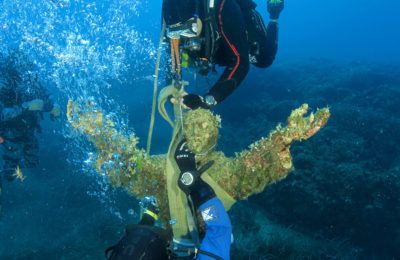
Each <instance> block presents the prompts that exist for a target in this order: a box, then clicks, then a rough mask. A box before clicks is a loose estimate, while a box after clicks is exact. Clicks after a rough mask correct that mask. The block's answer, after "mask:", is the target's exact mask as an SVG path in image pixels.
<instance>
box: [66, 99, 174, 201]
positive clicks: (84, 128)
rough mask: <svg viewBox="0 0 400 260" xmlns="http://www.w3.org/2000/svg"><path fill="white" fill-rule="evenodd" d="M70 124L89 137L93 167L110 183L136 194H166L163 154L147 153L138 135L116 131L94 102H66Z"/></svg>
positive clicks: (162, 195)
mask: <svg viewBox="0 0 400 260" xmlns="http://www.w3.org/2000/svg"><path fill="white" fill-rule="evenodd" d="M67 117H68V121H69V123H70V124H71V126H72V127H73V128H75V129H77V130H79V131H80V132H82V133H84V134H85V135H86V136H88V138H89V141H90V142H91V143H92V144H93V145H94V146H95V148H96V155H95V158H94V162H93V166H94V168H95V169H96V171H97V172H98V173H101V174H105V175H107V178H108V180H109V181H110V182H111V184H112V185H114V186H117V187H124V188H126V189H127V190H128V191H129V192H131V193H133V194H134V195H135V196H137V197H143V196H147V195H155V196H156V197H157V198H158V199H161V198H162V197H165V194H166V190H165V189H166V186H165V177H164V174H163V167H164V165H165V157H164V156H150V155H148V154H147V153H146V152H145V151H144V150H142V149H139V148H137V143H138V138H137V137H136V136H135V135H134V134H133V133H132V134H130V135H124V134H122V133H121V132H119V131H118V130H117V129H116V128H115V125H114V122H113V121H112V120H111V119H110V118H109V117H107V116H106V115H104V113H103V111H101V110H99V109H98V108H96V107H95V105H94V104H91V103H90V102H86V103H85V104H84V105H78V104H77V103H75V102H73V101H71V100H70V101H69V102H68V106H67Z"/></svg>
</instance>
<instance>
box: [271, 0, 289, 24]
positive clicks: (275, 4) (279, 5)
mask: <svg viewBox="0 0 400 260" xmlns="http://www.w3.org/2000/svg"><path fill="white" fill-rule="evenodd" d="M284 6H285V1H284V0H267V9H268V13H269V18H270V19H271V20H278V18H279V15H280V13H281V12H282V10H283V8H284Z"/></svg>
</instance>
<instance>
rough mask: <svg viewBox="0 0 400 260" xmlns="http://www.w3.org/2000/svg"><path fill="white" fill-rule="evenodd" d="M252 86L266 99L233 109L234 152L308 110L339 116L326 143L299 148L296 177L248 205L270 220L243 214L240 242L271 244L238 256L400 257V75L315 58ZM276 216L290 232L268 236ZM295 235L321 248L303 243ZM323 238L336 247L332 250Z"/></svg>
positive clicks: (255, 78)
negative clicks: (292, 112) (290, 114)
mask: <svg viewBox="0 0 400 260" xmlns="http://www.w3.org/2000/svg"><path fill="white" fill-rule="evenodd" d="M251 78H252V80H251V81H248V82H247V84H248V85H252V84H251V83H255V84H256V86H254V85H253V86H251V87H252V90H251V91H252V92H253V93H254V97H256V96H257V99H256V100H254V102H244V101H243V99H242V101H238V100H230V101H229V102H232V104H235V106H236V111H241V112H240V115H239V116H238V117H237V118H236V116H235V117H232V118H230V119H229V124H230V127H226V124H225V128H224V130H223V131H222V133H221V136H222V139H224V140H225V141H224V142H222V143H221V146H222V147H223V149H225V150H231V151H233V150H234V149H237V148H236V147H237V146H239V147H240V146H244V145H246V143H249V142H251V141H252V140H255V139H257V138H258V137H259V136H260V135H262V134H263V133H264V131H265V129H266V128H269V127H271V126H272V125H273V124H274V122H276V121H279V120H280V118H281V117H282V115H283V114H285V111H287V110H288V109H290V108H291V107H293V106H296V105H298V104H300V103H301V102H305V101H306V102H309V103H310V105H311V106H313V107H318V106H319V107H322V106H325V105H329V106H330V108H331V112H332V117H331V119H330V121H329V123H328V125H327V126H326V128H324V129H323V131H321V132H320V133H319V134H318V135H317V136H315V137H314V138H312V139H310V140H309V141H308V142H305V143H299V144H297V145H295V146H294V147H292V153H293V157H294V158H293V160H294V166H295V168H296V170H295V172H294V173H293V174H291V175H289V177H288V178H287V179H285V180H283V181H281V182H279V183H276V184H275V185H272V186H269V187H267V189H266V190H265V191H264V192H263V193H262V194H261V195H256V196H254V197H252V198H250V199H249V202H248V203H247V204H246V205H245V206H243V207H245V208H248V209H249V210H251V209H252V208H256V209H257V210H259V211H260V212H262V214H261V213H259V214H254V215H256V216H257V217H256V218H257V219H256V220H255V222H256V223H258V224H255V223H254V222H252V221H248V218H247V217H245V216H246V214H248V213H242V212H244V210H243V209H242V210H238V211H235V209H234V213H232V214H231V215H232V218H233V219H234V225H235V231H236V234H246V236H248V234H249V232H251V234H253V235H254V236H255V237H259V238H260V239H254V241H263V240H264V241H266V243H256V244H254V246H251V245H247V246H246V248H243V247H242V246H243V244H238V243H236V244H235V249H234V255H235V254H237V255H240V256H245V255H248V254H252V255H253V256H260V257H261V256H269V257H271V258H274V257H276V258H277V259H282V258H287V257H289V256H291V257H295V258H296V256H299V255H301V256H307V255H309V256H314V257H316V258H317V257H327V256H330V257H338V258H343V257H355V256H359V257H366V256H369V257H372V256H373V257H376V258H380V259H382V258H392V257H395V256H399V255H400V247H399V246H398V245H400V224H399V221H398V220H399V219H400V145H399V144H400V112H399V106H400V69H399V68H398V67H395V66H390V65H382V64H365V63H361V62H352V63H347V64H343V63H341V64H339V63H333V62H330V61H325V60H314V61H310V62H307V63H304V62H301V63H297V64H296V63H290V64H280V65H278V66H275V67H274V68H272V69H270V70H269V71H268V72H266V73H260V72H258V71H257V72H256V73H254V74H253V75H252V76H251ZM267 83H268V84H267ZM264 85H268V87H267V88H265V87H263V88H261V87H262V86H264ZM238 95H240V93H239V94H238ZM246 98H247V97H246ZM227 106H228V104H227ZM222 110H223V109H222ZM224 112H225V111H222V114H224ZM225 113H226V112H225ZM226 121H227V120H226ZM226 121H225V122H226ZM243 122H245V124H243ZM224 131H225V132H224ZM227 133H228V135H229V138H227V135H226V134H227ZM236 214H238V215H236ZM249 216H250V215H249ZM265 216H267V217H266V218H265ZM264 218H265V219H264ZM267 218H268V219H269V221H272V222H274V223H277V224H279V225H283V226H286V227H287V226H289V227H290V229H288V230H287V231H288V232H286V231H285V230H281V231H282V232H272V233H271V234H270V235H266V233H265V226H264V224H260V223H268V220H267ZM272 230H273V229H272ZM289 231H290V232H289ZM293 231H297V232H300V233H301V234H303V235H305V236H308V237H309V238H313V240H311V241H310V240H304V239H302V238H301V236H299V237H297V239H296V238H295V239H293V237H292V234H293V233H292V232H293ZM253 235H251V237H252V236H253ZM270 239H272V240H273V241H270V242H268V241H269V240H270ZM299 239H300V240H301V241H298V240H299ZM276 240H278V242H277V241H276ZM315 240H317V241H319V242H321V240H325V241H328V240H329V241H331V242H330V243H325V246H323V245H321V244H319V243H314V242H315ZM312 241H314V242H312ZM333 242H336V246H334V247H332V245H334V244H335V243H333ZM346 246H348V247H349V248H348V249H345V248H346ZM267 258H268V257H267Z"/></svg>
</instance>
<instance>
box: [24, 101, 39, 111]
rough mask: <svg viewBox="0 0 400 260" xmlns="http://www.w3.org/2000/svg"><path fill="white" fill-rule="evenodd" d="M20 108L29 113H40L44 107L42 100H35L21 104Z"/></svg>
mask: <svg viewBox="0 0 400 260" xmlns="http://www.w3.org/2000/svg"><path fill="white" fill-rule="evenodd" d="M22 107H23V108H24V109H26V110H29V111H42V110H43V107H44V102H43V100H41V99H39V98H37V99H34V100H31V101H28V102H24V103H22Z"/></svg>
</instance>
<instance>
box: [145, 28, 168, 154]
mask: <svg viewBox="0 0 400 260" xmlns="http://www.w3.org/2000/svg"><path fill="white" fill-rule="evenodd" d="M165 29H166V25H165V21H163V25H162V29H161V35H160V41H159V43H158V52H157V62H156V68H155V72H154V84H153V103H152V105H151V118H150V127H149V133H148V136H147V148H146V151H147V153H148V154H150V149H151V139H152V137H153V129H154V118H155V113H156V103H157V102H156V100H157V85H158V72H159V70H160V60H161V51H162V43H163V41H164V35H165Z"/></svg>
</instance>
